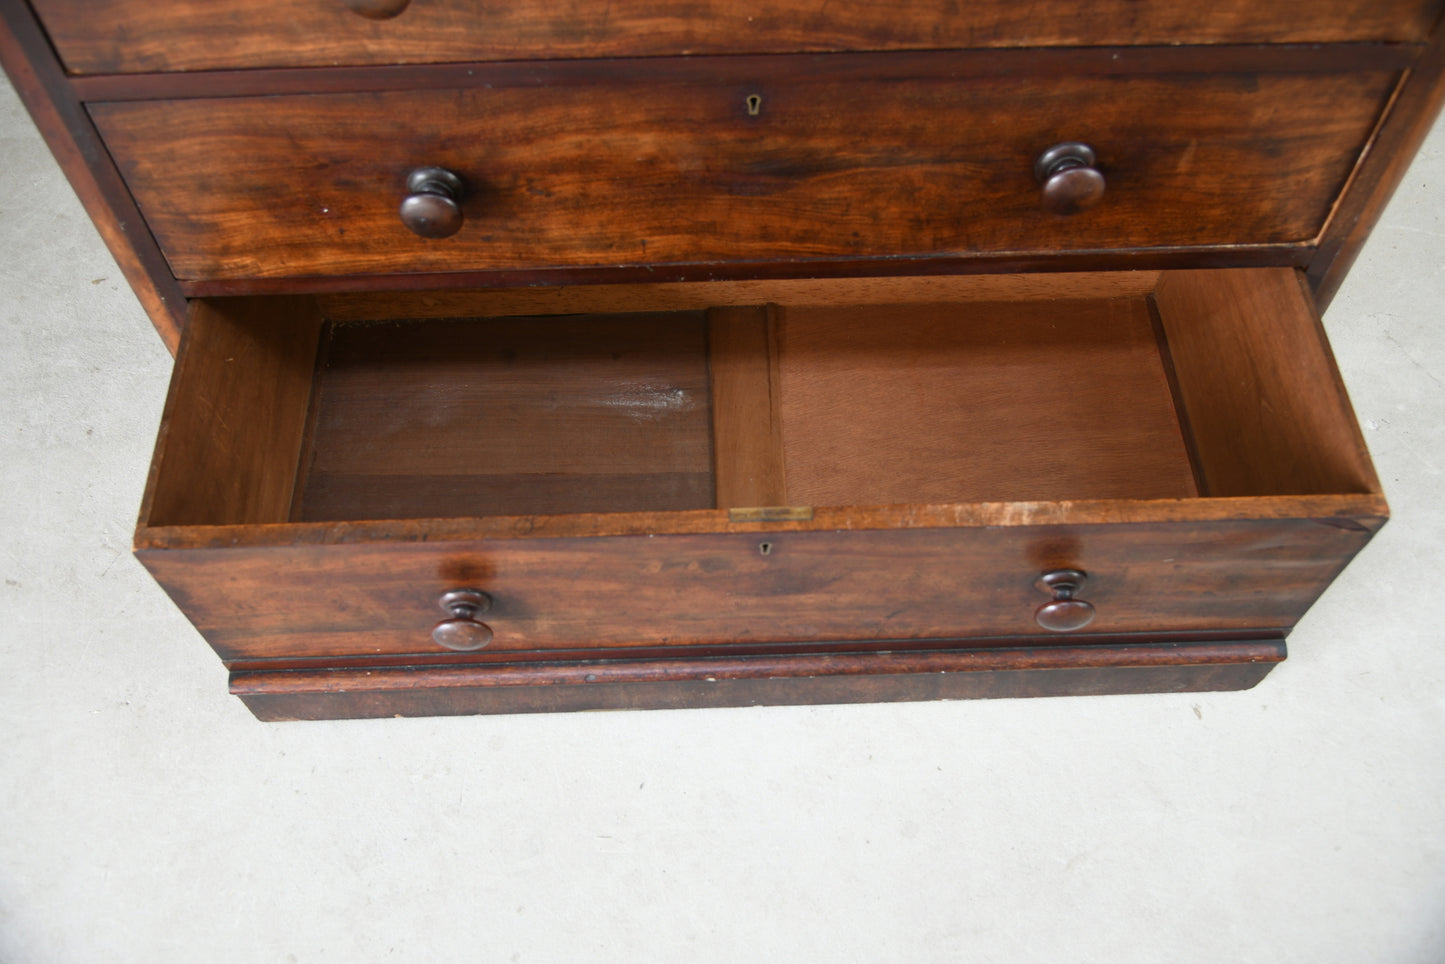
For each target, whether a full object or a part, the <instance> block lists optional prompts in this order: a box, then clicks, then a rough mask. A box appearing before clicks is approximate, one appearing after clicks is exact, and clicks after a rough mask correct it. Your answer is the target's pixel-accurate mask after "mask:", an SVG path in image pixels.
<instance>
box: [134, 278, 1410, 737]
mask: <svg viewBox="0 0 1445 964" xmlns="http://www.w3.org/2000/svg"><path fill="white" fill-rule="evenodd" d="M398 319H405V320H398ZM1385 514H1386V509H1385V505H1384V502H1383V500H1382V499H1381V497H1380V494H1379V488H1378V484H1377V482H1376V480H1375V477H1374V474H1373V471H1372V469H1371V467H1370V464H1369V460H1368V457H1367V455H1366V453H1365V449H1364V446H1363V443H1362V440H1361V438H1360V435H1359V432H1358V430H1357V428H1356V427H1355V425H1354V422H1353V418H1352V415H1351V412H1350V409H1349V403H1348V401H1347V399H1346V397H1345V395H1344V392H1343V390H1342V388H1341V386H1340V384H1339V380H1338V376H1337V373H1336V372H1335V370H1334V367H1333V362H1332V360H1331V357H1330V354H1329V349H1328V346H1327V345H1326V344H1325V342H1324V340H1323V336H1322V334H1321V331H1320V329H1319V325H1318V321H1317V319H1316V317H1315V315H1314V313H1313V310H1312V308H1311V307H1310V302H1309V299H1308V295H1307V293H1306V291H1305V289H1304V287H1303V285H1302V282H1301V280H1300V278H1299V276H1298V275H1297V274H1295V273H1294V272H1292V271H1290V270H1287V269H1240V270H1232V271H1184V272H1166V273H1163V274H1158V273H1149V272H1137V273H1124V274H1118V275H1109V274H1100V275H1066V274H1058V275H1039V276H1027V275H1021V276H999V277H990V276H978V277H972V278H936V279H917V278H913V279H893V280H889V281H877V280H873V281H861V280H860V281H787V282H737V283H713V284H695V285H657V286H608V287H602V288H594V289H587V288H577V289H551V290H537V291H520V292H508V291H491V292H470V293H468V292H462V293H453V294H445V293H436V292H433V293H427V294H417V295H399V296H361V295H350V296H340V297H333V298H324V299H320V300H316V299H310V298H278V299H233V300H218V301H214V302H208V303H200V304H199V305H198V307H197V310H196V312H195V314H194V317H193V320H192V323H191V326H190V329H189V331H188V333H187V338H186V342H185V344H184V345H183V348H182V353H181V355H180V357H179V360H178V363H177V370H176V375H175V379H174V382H173V385H172V392H171V397H170V400H169V402H168V405H167V414H166V417H165V421H164V424H163V427H162V431H161V436H160V440H159V442H158V445H157V451H156V459H155V462H154V465H153V468H152V475H151V482H150V486H149V489H148V493H147V498H146V505H145V508H144V509H143V514H142V525H141V527H140V529H139V530H138V533H137V543H136V545H137V551H138V555H139V556H140V558H141V560H142V561H143V562H144V563H145V565H146V566H147V567H148V568H149V569H150V571H151V572H152V573H153V574H154V575H155V577H156V579H157V580H158V581H159V582H160V583H161V584H162V585H163V586H164V587H165V588H166V589H167V591H168V592H169V593H170V594H171V595H172V597H173V598H174V599H175V600H176V602H177V604H178V605H179V606H180V607H181V608H182V609H183V610H184V611H185V612H186V614H187V615H188V616H189V617H190V618H191V620H192V621H193V622H194V623H195V624H196V626H197V628H198V629H199V630H200V631H201V633H202V634H203V635H204V636H205V637H206V638H207V639H208V640H209V641H210V642H211V643H212V645H213V646H215V648H216V649H217V650H218V652H220V653H221V655H222V656H223V657H224V658H226V659H227V660H228V661H230V663H231V665H232V667H233V669H234V670H235V671H236V672H237V674H238V675H237V679H238V683H237V686H238V691H240V692H243V694H244V695H245V696H246V697H247V699H248V700H249V701H250V702H251V704H252V706H253V708H255V709H257V711H258V712H261V713H263V715H268V714H269V715H273V716H287V715H317V714H319V715H328V714H333V713H345V714H356V713H384V712H478V711H487V710H488V709H493V710H495V709H502V708H510V709H517V708H553V709H555V708H569V707H570V708H577V707H580V706H592V705H675V703H676V702H677V701H681V702H684V703H686V702H694V703H695V702H699V701H701V702H707V701H709V700H712V701H721V702H728V701H738V700H742V701H752V700H756V699H760V698H761V699H763V700H765V701H766V700H775V699H786V700H790V701H791V700H794V699H797V698H798V695H797V694H796V693H782V692H781V691H778V690H776V689H775V690H773V691H771V692H772V695H771V696H766V695H765V696H763V697H759V696H758V695H757V694H756V693H755V692H754V691H752V690H748V691H746V692H745V693H743V695H738V694H737V693H734V695H733V696H731V697H726V698H724V697H721V696H717V695H716V694H714V695H713V696H706V697H702V696H699V697H696V698H695V699H694V698H691V697H687V696H686V695H685V693H684V692H683V690H679V689H678V688H677V686H682V687H684V688H686V687H692V686H695V685H696V686H701V685H703V684H704V683H706V681H707V680H709V679H712V680H717V679H719V678H727V679H736V680H742V679H748V678H754V677H758V676H759V674H762V676H765V677H766V678H767V679H772V680H782V679H791V680H793V683H787V684H783V683H778V684H777V685H778V686H784V685H786V686H793V685H794V683H796V682H797V679H798V678H801V677H829V676H840V677H847V678H848V679H849V680H851V682H849V683H848V684H847V685H848V686H850V687H855V688H856V686H857V685H859V681H860V680H864V679H867V678H871V677H873V676H877V677H880V678H882V677H888V678H890V679H892V680H894V682H895V683H897V682H898V680H901V679H904V678H905V677H906V678H907V679H910V680H913V683H910V684H909V686H906V687H904V688H903V689H902V690H900V691H899V693H901V695H908V694H910V693H911V694H913V695H914V696H917V695H919V694H926V693H928V692H933V690H929V689H928V687H933V686H938V685H942V684H940V683H937V682H936V681H935V682H928V683H919V680H927V679H930V678H931V677H933V676H935V675H937V674H938V673H940V672H941V673H944V674H945V675H947V674H948V673H951V672H961V671H963V670H964V669H966V668H967V667H966V666H965V664H968V665H973V663H969V661H970V660H972V661H975V662H977V661H978V660H985V659H995V660H999V659H1005V661H1007V659H1006V654H1007V653H1029V654H1032V656H1027V657H1016V658H1015V657H1007V658H1009V659H1013V660H1014V661H1013V663H1011V664H1009V665H1011V666H1013V668H1014V669H1020V668H1021V667H1023V666H1024V664H1025V663H1027V661H1028V659H1031V658H1032V659H1043V657H1041V656H1039V655H1038V654H1039V653H1040V652H1046V653H1048V654H1052V655H1050V656H1049V658H1050V659H1063V658H1064V657H1061V656H1059V655H1058V654H1059V653H1060V652H1063V651H1064V650H1067V651H1068V652H1069V653H1072V654H1075V655H1073V656H1070V657H1068V659H1077V660H1082V661H1083V662H1081V663H1073V664H1069V665H1072V666H1073V668H1074V669H1080V668H1081V667H1083V666H1085V665H1086V664H1088V660H1090V659H1094V660H1096V661H1099V660H1102V661H1103V662H1104V663H1107V662H1108V660H1110V659H1114V658H1115V655H1111V654H1117V653H1118V652H1121V651H1123V650H1130V652H1131V653H1133V654H1134V655H1133V656H1129V658H1130V659H1134V658H1138V654H1139V653H1144V654H1146V655H1148V656H1149V658H1151V659H1152V658H1155V657H1156V656H1159V654H1160V653H1164V654H1165V655H1166V656H1167V655H1168V654H1170V653H1174V652H1175V651H1174V650H1172V649H1170V647H1176V648H1177V647H1182V649H1180V650H1179V651H1180V652H1183V651H1186V650H1189V647H1190V646H1194V647H1199V646H1204V647H1205V648H1206V649H1209V652H1211V653H1215V657H1211V658H1213V659H1214V662H1215V663H1217V664H1220V665H1224V664H1229V663H1231V662H1233V663H1248V664H1250V665H1251V666H1253V667H1254V668H1253V669H1252V670H1250V671H1251V672H1253V673H1255V675H1254V676H1253V677H1251V678H1250V680H1248V681H1246V682H1252V681H1253V679H1257V678H1258V675H1262V672H1263V669H1267V668H1268V664H1269V661H1270V660H1272V659H1278V658H1280V655H1281V654H1282V650H1278V640H1279V639H1280V638H1281V637H1282V635H1283V634H1284V633H1285V632H1287V631H1288V629H1289V628H1290V627H1291V626H1292V625H1293V624H1294V623H1295V621H1296V620H1297V619H1298V618H1299V617H1300V616H1301V615H1302V614H1303V612H1304V611H1305V610H1306V609H1307V608H1308V607H1309V605H1310V604H1311V603H1312V602H1313V600H1314V599H1315V598H1317V596H1318V595H1319V594H1320V593H1321V592H1322V591H1323V590H1324V588H1325V587H1326V586H1327V585H1328V583H1329V582H1330V581H1331V580H1332V579H1333V578H1334V576H1335V575H1336V574H1337V573H1338V572H1339V570H1340V569H1341V567H1343V566H1344V564H1345V563H1346V562H1347V561H1348V560H1349V559H1350V558H1351V557H1352V556H1353V555H1354V553H1355V552H1356V551H1358V550H1359V548H1360V547H1361V546H1362V545H1363V544H1364V543H1365V542H1366V541H1367V540H1368V539H1369V537H1370V535H1371V534H1372V532H1373V531H1374V530H1375V529H1377V528H1378V526H1379V525H1380V524H1381V523H1382V522H1383V520H1384V517H1385ZM1069 569H1074V570H1082V571H1083V572H1084V573H1085V574H1086V580H1085V582H1084V583H1083V585H1082V586H1081V587H1080V589H1079V591H1078V592H1077V594H1076V595H1077V596H1079V597H1081V598H1083V599H1084V600H1086V601H1087V602H1089V603H1090V604H1091V605H1092V607H1093V611H1094V616H1093V618H1092V622H1090V623H1088V624H1087V626H1077V627H1075V628H1074V629H1073V630H1072V631H1061V632H1050V631H1049V630H1053V629H1058V628H1059V627H1058V626H1054V625H1050V624H1049V623H1050V621H1049V618H1048V616H1047V614H1045V615H1040V607H1041V606H1044V605H1046V604H1048V603H1049V602H1050V600H1051V598H1052V597H1051V595H1050V594H1049V593H1048V592H1047V591H1045V590H1041V589H1040V588H1039V587H1038V585H1037V581H1038V580H1039V579H1040V577H1041V576H1043V575H1044V574H1045V573H1049V572H1054V571H1059V570H1069ZM463 589H471V590H479V591H482V592H485V593H487V594H489V595H490V597H491V605H490V609H489V610H488V611H487V612H486V613H485V614H484V615H481V616H477V617H476V618H478V619H482V620H485V621H486V624H487V625H488V626H489V627H490V630H491V631H492V633H493V635H492V636H491V638H490V640H489V641H487V642H486V644H485V645H484V646H482V647H481V648H479V649H476V650H475V651H468V652H464V653H458V652H453V651H451V650H450V649H448V648H444V647H443V646H442V645H439V644H438V643H437V642H436V641H435V640H434V639H433V637H432V635H431V630H432V626H433V624H434V623H436V622H437V620H439V619H442V618H443V613H442V611H441V609H440V608H439V606H438V600H439V598H440V597H442V595H443V594H444V593H446V592H448V591H452V590H463ZM1067 595H1068V594H1067V593H1065V594H1064V596H1067ZM1060 601H1066V602H1067V601H1068V600H1067V599H1062V598H1061V600H1060ZM1065 608H1070V607H1065ZM1046 627H1047V628H1046ZM1261 640H1263V641H1265V642H1263V643H1260V642H1259V641H1261ZM471 641H472V642H475V637H471ZM960 641H964V642H966V644H967V645H966V651H967V653H966V655H964V656H960V655H959V653H960V652H962V651H961V650H960V649H959V646H961V645H963V643H961V642H960ZM1241 641H1243V642H1241ZM1225 643H1228V644H1229V645H1233V646H1236V647H1238V646H1244V647H1245V649H1246V653H1245V656H1243V657H1241V656H1239V655H1238V653H1237V652H1236V653H1235V655H1233V656H1219V655H1218V653H1217V652H1216V649H1217V648H1218V647H1219V646H1221V645H1224V644H1225ZM1211 646H1213V647H1215V649H1210V648H1209V647H1211ZM1261 646H1262V647H1263V648H1262V649H1261V648H1260V647H1261ZM1061 647H1062V649H1061ZM1131 647H1132V648H1131ZM1141 647H1142V648H1141ZM1160 647H1163V648H1162V649H1161V648H1160ZM1250 647H1253V648H1250ZM1271 647H1273V648H1271ZM1121 648H1122V649H1121ZM1225 648H1226V649H1227V648H1228V646H1225ZM990 654H992V655H990ZM1001 654H1004V655H1001ZM1271 654H1274V655H1271ZM1179 658H1181V659H1182V658H1183V657H1182V656H1181V657H1179ZM960 661H962V662H960ZM1101 665H1102V664H1101ZM1110 665H1115V664H1110ZM1128 665H1130V666H1134V667H1135V668H1139V669H1141V670H1142V669H1144V668H1146V667H1143V666H1142V665H1136V664H1132V663H1131V664H1128ZM1261 666H1262V667H1263V668H1262V669H1261V668H1260V667H1261ZM760 667H761V668H760ZM790 667H791V668H790ZM1056 668H1058V669H1059V670H1060V671H1063V670H1064V669H1066V668H1067V667H1064V666H1060V667H1056ZM1080 671H1082V669H1080ZM619 673H621V674H622V676H623V677H625V679H622V678H619V677H618V676H617V674H619ZM338 674H339V675H338ZM348 674H350V675H348ZM418 674H420V675H418ZM428 674H430V675H428ZM649 674H652V675H651V676H649ZM981 678H982V677H975V679H981ZM438 679H440V680H442V681H441V682H437V680H438ZM448 679H449V680H451V681H452V683H450V684H449V683H447V682H446V680H448ZM649 679H651V680H652V682H653V683H656V684H658V685H656V686H651V685H650V684H649V682H648V680H649ZM428 680H430V681H431V682H427V681H428ZM668 680H671V683H675V684H677V686H671V684H669V685H662V684H663V683H666V682H667V681H668ZM327 681H329V682H327ZM338 681H349V682H345V683H341V682H338ZM458 681H460V682H458ZM599 681H601V682H605V683H607V684H608V685H610V686H614V687H622V688H621V689H614V690H606V689H605V688H604V689H596V688H593V689H592V690H588V687H589V686H591V684H593V683H596V682H599ZM830 685H831V684H830ZM838 685H840V686H841V685H843V684H842V683H839V684H838ZM900 685H901V684H900ZM920 685H921V686H923V687H924V688H923V689H919V688H918V687H919V686H920ZM1159 685H1161V686H1165V687H1166V688H1167V686H1170V685H1173V686H1177V685H1180V684H1178V682H1177V680H1176V681H1175V682H1173V683H1169V682H1167V681H1166V682H1163V683H1160V684H1159ZM1231 685H1245V684H1243V683H1241V682H1240V681H1239V680H1238V679H1235V680H1234V681H1233V683H1232V684H1231ZM433 686H437V687H440V689H441V690H448V686H451V687H452V688H451V689H450V690H449V692H450V693H451V696H450V697H448V698H447V699H450V700H451V701H452V702H449V703H446V701H445V700H443V702H444V703H446V705H445V706H442V704H436V705H431V706H430V708H428V707H427V706H418V705H417V704H416V703H415V702H414V701H415V700H416V699H419V698H420V697H418V696H417V692H419V691H418V687H423V688H431V687H433ZM669 686H671V688H669ZM337 687H340V689H341V690H346V691H347V692H349V693H351V696H344V694H343V696H336V693H337V692H339V691H338V690H337ZM508 687H510V689H509V688H508ZM519 687H520V688H519ZM539 687H541V689H539ZM909 687H911V688H909ZM1116 688H1117V687H1116ZM704 689H706V687H704ZM397 690H406V691H409V692H411V693H412V695H411V696H410V697H407V699H409V700H413V702H410V703H408V702H406V701H405V700H403V701H402V702H397V701H396V700H395V699H392V697H390V696H387V695H386V693H387V692H392V691H397ZM503 690H506V693H505V694H504V693H502V691H503ZM333 691H335V692H333ZM524 691H525V692H526V693H529V694H531V696H530V697H528V699H531V698H532V697H536V701H534V702H530V703H526V702H525V701H524V703H517V702H507V700H509V699H510V700H514V701H515V700H516V699H520V698H521V697H520V696H519V695H518V694H521V693H523V692H524ZM1070 691H1078V690H1077V688H1075V689H1072V690H1070ZM363 692H365V693H366V694H367V695H365V696H364V697H363V696H358V695H357V694H359V693H363ZM708 692H712V691H711V690H709V691H708ZM718 692H721V691H718ZM818 692H819V693H824V694H826V693H830V692H831V693H832V696H831V697H829V696H826V695H825V696H824V697H823V698H844V697H842V696H839V695H838V694H839V692H840V691H836V690H829V689H828V687H827V686H824V687H823V688H822V689H820V690H819V691H818ZM849 692H853V690H849ZM857 692H860V693H864V692H865V691H864V690H858V691H857ZM940 692H941V693H942V694H943V695H948V694H947V691H946V690H945V691H940ZM322 693H330V694H331V695H332V696H336V698H337V699H339V700H343V702H344V701H345V700H350V702H349V703H346V705H345V708H344V709H337V708H336V707H337V706H339V705H340V704H338V703H336V702H335V701H334V700H333V701H332V703H330V704H328V703H327V702H326V700H325V699H322V701H321V703H319V704H317V703H315V702H314V700H315V699H316V698H318V694H322ZM543 693H545V698H543V696H539V695H538V694H543ZM609 693H610V694H611V695H606V694H609ZM647 693H653V694H664V693H665V694H667V695H665V696H663V695H656V697H655V698H654V697H649V696H647V695H646V694H647ZM867 693H871V694H872V695H867ZM498 694H502V695H500V696H499V695H498ZM507 694H510V695H507ZM618 694H622V695H618ZM395 695H396V694H395V692H392V696H395ZM343 697H344V698H343ZM852 698H880V696H879V695H878V691H877V690H876V689H875V690H867V691H866V693H865V695H862V696H855V697H852ZM893 698H897V696H896V695H895V696H894V697H893ZM397 699H400V697H397ZM308 701H312V702H308ZM358 701H360V702H358ZM363 704H364V706H363ZM326 705H332V706H333V708H332V709H330V710H327V709H326V708H325V706H326ZM318 707H319V708H318ZM438 707H441V708H438ZM263 708H264V709H263Z"/></svg>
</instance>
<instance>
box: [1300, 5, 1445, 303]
mask: <svg viewBox="0 0 1445 964" xmlns="http://www.w3.org/2000/svg"><path fill="white" fill-rule="evenodd" d="M1442 103H1445V28H1442V29H1437V30H1436V37H1435V41H1434V42H1433V43H1432V44H1431V45H1430V47H1429V48H1428V50H1427V51H1426V53H1425V55H1424V56H1423V57H1422V58H1421V59H1420V60H1419V62H1418V63H1416V64H1415V65H1414V67H1413V68H1412V69H1411V70H1410V71H1409V72H1408V73H1407V74H1406V76H1405V80H1404V82H1403V83H1402V85H1401V87H1400V89H1399V91H1398V93H1397V94H1396V96H1395V98H1394V100H1393V101H1392V102H1391V104H1390V108H1389V110H1388V112H1387V113H1386V114H1385V117H1384V119H1383V121H1382V123H1381V125H1380V127H1379V129H1378V130H1377V131H1376V132H1375V135H1374V136H1373V137H1372V138H1371V140H1370V145H1369V149H1368V150H1367V151H1366V153H1365V156H1364V158H1363V159H1362V160H1361V162H1360V165H1359V167H1358V168H1357V169H1356V170H1355V172H1354V174H1353V175H1352V176H1351V179H1350V184H1349V190H1348V191H1347V192H1346V193H1345V194H1344V195H1343V196H1342V197H1341V199H1340V203H1339V205H1338V206H1337V207H1336V209H1335V211H1334V213H1333V214H1332V215H1331V216H1330V221H1329V225H1328V228H1327V229H1326V231H1325V233H1324V235H1323V236H1322V237H1321V238H1320V241H1319V245H1318V249H1317V251H1316V252H1315V256H1314V258H1313V259H1312V260H1311V262H1310V265H1309V279H1310V284H1311V285H1312V286H1313V288H1314V292H1315V303H1316V305H1318V307H1319V310H1320V311H1321V312H1324V310H1325V309H1326V308H1328V307H1329V304H1330V301H1331V300H1332V299H1333V298H1334V296H1335V292H1337V291H1338V290H1339V287H1340V284H1341V282H1343V281H1344V278H1345V274H1346V273H1347V272H1348V271H1349V270H1350V266H1351V265H1353V264H1354V263H1355V259H1356V258H1357V257H1359V254H1360V249H1361V248H1363V247H1364V245H1365V240H1366V239H1367V238H1368V237H1369V235H1370V231H1372V230H1373V229H1374V227H1375V223H1376V222H1377V221H1379V219H1380V215H1382V214H1383V213H1384V211H1385V205H1386V204H1387V203H1389V200H1390V197H1391V196H1392V195H1393V194H1394V193H1395V189H1396V188H1397V187H1399V186H1400V181H1401V180H1403V179H1404V177H1405V172H1406V170H1408V169H1409V166H1410V161H1411V160H1412V159H1413V158H1414V157H1415V154H1416V153H1417V152H1418V151H1419V150H1420V145H1421V144H1423V143H1424V141H1425V137H1426V135H1427V134H1429V132H1430V128H1431V125H1432V124H1433V123H1434V121H1435V118H1436V117H1437V116H1439V114H1440V107H1441V104H1442Z"/></svg>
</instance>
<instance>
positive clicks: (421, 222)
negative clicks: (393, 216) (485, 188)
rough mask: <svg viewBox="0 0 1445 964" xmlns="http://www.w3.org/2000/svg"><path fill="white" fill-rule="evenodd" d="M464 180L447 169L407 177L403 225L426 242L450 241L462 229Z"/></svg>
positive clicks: (423, 169) (427, 169)
mask: <svg viewBox="0 0 1445 964" xmlns="http://www.w3.org/2000/svg"><path fill="white" fill-rule="evenodd" d="M465 190H466V185H465V184H463V183H462V179H461V178H459V177H457V176H456V175H455V174H453V173H452V172H451V171H448V170H447V169H446V168H444V167H419V168H417V169H416V170H414V171H412V172H411V173H410V174H408V175H407V176H406V198H405V200H403V201H402V202H401V211H400V214H401V223H402V224H404V225H406V227H407V230H409V231H410V232H411V233H412V234H415V235H417V236H419V237H423V238H449V237H451V236H452V235H454V234H456V233H457V232H458V231H460V230H461V229H462V204H461V201H462V194H463V193H464V191H465Z"/></svg>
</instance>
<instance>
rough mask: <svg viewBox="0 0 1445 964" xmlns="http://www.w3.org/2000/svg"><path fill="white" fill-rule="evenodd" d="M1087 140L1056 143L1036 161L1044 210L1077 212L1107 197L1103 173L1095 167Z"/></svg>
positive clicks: (1092, 150)
mask: <svg viewBox="0 0 1445 964" xmlns="http://www.w3.org/2000/svg"><path fill="white" fill-rule="evenodd" d="M1094 160H1095V159H1094V149H1093V148H1092V147H1090V146H1089V145H1088V144H1077V143H1069V144H1055V145H1054V146H1053V147H1051V148H1049V149H1048V150H1046V151H1044V152H1043V153H1042V154H1040V155H1039V159H1038V160H1037V161H1035V162H1034V177H1036V178H1038V180H1039V183H1040V184H1042V185H1043V186H1044V190H1043V197H1042V201H1043V205H1044V210H1045V211H1048V212H1050V213H1051V214H1077V213H1078V212H1080V211H1085V210H1088V209H1089V208H1091V207H1093V206H1094V205H1095V204H1098V203H1099V202H1100V201H1102V200H1103V199H1104V175H1102V174H1100V173H1099V171H1098V169H1097V168H1095V167H1094Z"/></svg>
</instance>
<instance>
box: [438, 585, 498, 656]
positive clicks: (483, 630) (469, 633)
mask: <svg viewBox="0 0 1445 964" xmlns="http://www.w3.org/2000/svg"><path fill="white" fill-rule="evenodd" d="M438 605H440V606H441V607H442V612H444V613H446V614H447V615H448V616H450V617H451V618H450V619H443V620H442V621H441V622H439V623H437V624H436V625H435V626H433V627H432V631H431V638H432V640H433V641H434V642H436V644H437V645H438V646H445V647H446V648H447V649H455V650H457V651H458V652H463V653H465V652H470V651H471V650H474V649H481V648H482V647H483V646H485V645H487V644H488V643H490V642H491V641H492V627H490V626H488V625H487V624H486V623H484V622H481V621H480V620H478V619H477V615H478V614H479V613H484V612H486V611H487V610H488V609H491V608H492V597H491V596H488V595H487V594H486V593H484V592H481V591H479V590H476V589H453V590H452V591H451V592H446V593H443V594H442V598H441V599H440V600H439V601H438Z"/></svg>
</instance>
